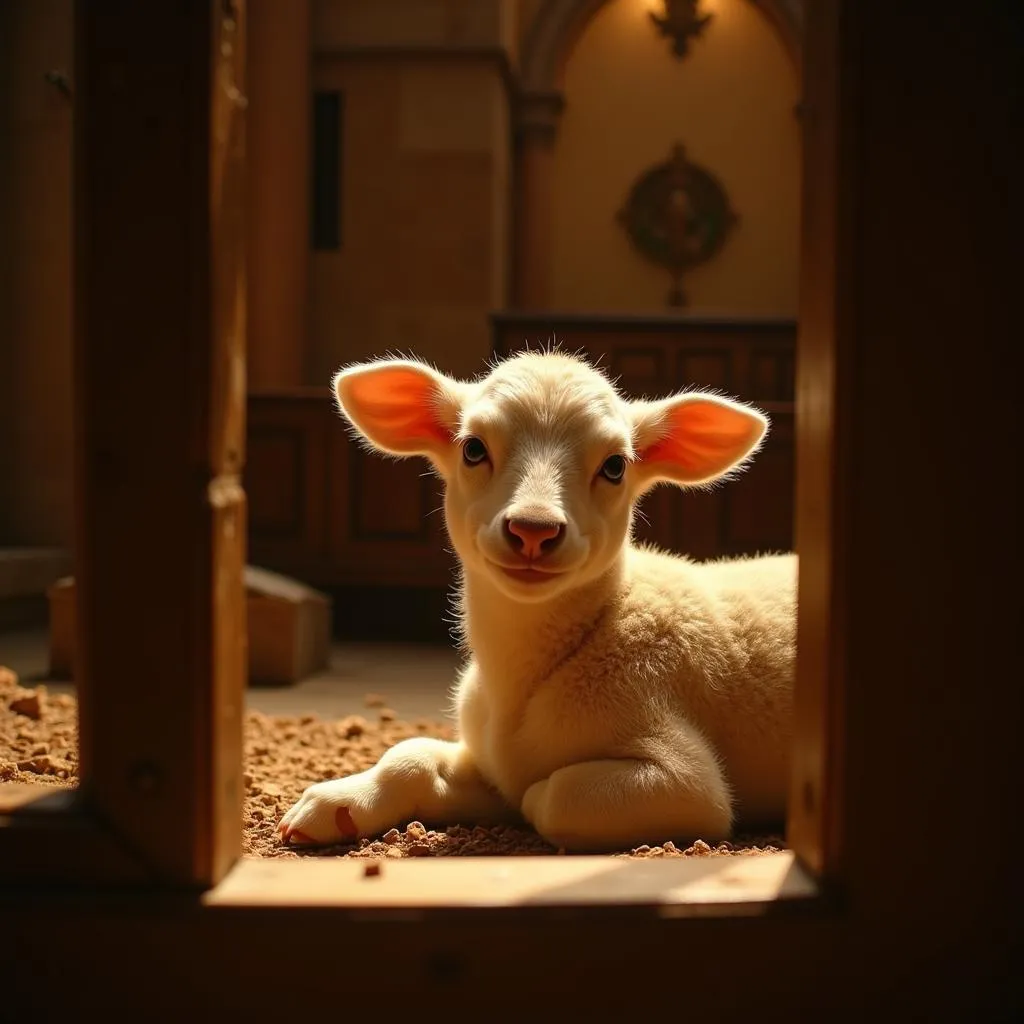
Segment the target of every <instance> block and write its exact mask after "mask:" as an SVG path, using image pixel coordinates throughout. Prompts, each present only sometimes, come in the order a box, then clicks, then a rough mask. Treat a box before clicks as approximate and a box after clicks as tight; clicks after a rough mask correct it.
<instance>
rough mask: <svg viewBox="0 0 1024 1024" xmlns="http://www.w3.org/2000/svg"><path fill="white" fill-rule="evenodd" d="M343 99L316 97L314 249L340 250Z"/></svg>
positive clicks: (333, 94)
mask: <svg viewBox="0 0 1024 1024" xmlns="http://www.w3.org/2000/svg"><path fill="white" fill-rule="evenodd" d="M343 114H344V104H343V97H342V94H341V93H340V92H317V93H314V94H313V155H312V160H311V166H312V178H313V180H312V188H311V192H310V233H311V240H312V246H313V248H314V249H338V248H340V247H341V147H342V118H343Z"/></svg>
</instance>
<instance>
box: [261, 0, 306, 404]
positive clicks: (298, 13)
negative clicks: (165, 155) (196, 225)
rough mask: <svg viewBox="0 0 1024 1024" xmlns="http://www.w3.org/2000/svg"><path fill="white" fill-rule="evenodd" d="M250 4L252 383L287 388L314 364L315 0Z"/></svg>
mask: <svg viewBox="0 0 1024 1024" xmlns="http://www.w3.org/2000/svg"><path fill="white" fill-rule="evenodd" d="M248 9H249V34H248V46H249V69H248V72H249V93H248V95H249V108H248V111H247V113H248V128H247V131H248V151H249V182H250V184H249V198H248V208H247V214H248V234H249V241H248V260H249V285H248V292H249V295H248V310H249V316H248V320H249V387H250V388H267V387H272V388H274V387H277V388H279V387H288V386H291V385H295V384H301V383H302V382H303V376H304V371H305V362H306V346H307V316H308V308H309V296H308V291H309V148H310V108H311V100H310V40H309V35H310V33H309V19H310V0H289V3H287V4H282V3H280V2H279V0H250V2H249V8H248Z"/></svg>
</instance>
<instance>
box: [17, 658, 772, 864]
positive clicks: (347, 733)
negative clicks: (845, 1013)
mask: <svg viewBox="0 0 1024 1024" xmlns="http://www.w3.org/2000/svg"><path fill="white" fill-rule="evenodd" d="M366 704H367V708H366V709H365V713H363V714H354V715H349V716H347V717H345V718H341V719H324V718H319V717H317V716H316V715H302V716H276V715H275V716H271V715H264V714H260V713H259V712H256V711H250V712H248V713H247V714H246V718H245V772H244V782H245V807H244V818H243V823H244V833H243V849H244V853H245V855H246V856H249V857H335V856H345V857H368V858H375V859H379V858H394V857H437V856H463V857H474V856H475V857H479V856H543V855H551V854H557V853H559V852H560V851H558V850H556V849H555V848H554V847H553V846H551V845H550V844H549V843H547V842H546V841H545V840H544V839H542V838H541V837H540V836H539V835H537V833H536V832H534V831H533V830H532V829H531V828H529V827H528V826H525V825H524V826H522V827H515V826H500V825H499V826H494V827H489V828H483V827H480V826H474V825H473V824H472V823H471V822H469V823H463V824H453V825H450V826H449V827H447V828H445V829H443V830H435V829H428V828H426V827H425V826H424V825H423V824H422V823H420V822H409V823H408V824H407V825H406V826H405V827H404V828H403V829H392V830H391V831H390V832H388V833H387V834H385V835H384V836H382V837H381V838H378V839H374V840H367V839H363V840H360V841H359V842H357V843H346V844H339V845H337V846H328V847H320V848H317V849H312V850H297V849H295V848H293V847H290V846H286V845H284V844H282V843H281V841H280V840H279V838H278V835H277V824H278V822H279V821H280V820H281V817H282V815H283V814H284V813H285V811H286V810H287V809H288V808H289V807H290V806H291V805H292V804H293V803H294V802H295V801H296V800H297V799H298V798H299V796H300V795H301V793H302V791H303V790H304V789H305V788H306V786H308V785H310V784H312V783H314V782H320V781H322V780H324V779H332V778H337V777H339V776H343V775H350V774H353V773H355V772H359V771H364V770H366V769H367V768H370V767H371V766H372V765H374V764H375V763H376V762H377V760H378V759H379V758H380V756H381V755H382V754H383V753H384V751H385V750H387V749H388V747H390V746H393V745H394V744H395V743H397V742H398V741H399V740H403V739H405V738H407V737H409V736H433V737H437V738H440V739H451V738H452V736H453V730H452V727H451V726H450V725H449V724H446V723H444V722H441V721H432V720H426V719H424V720H420V721H416V722H403V721H401V720H400V719H399V718H398V717H397V715H396V714H395V712H394V711H393V710H392V709H390V708H388V707H384V706H382V702H381V701H380V699H379V698H376V697H374V696H373V695H369V696H368V697H367V700H366ZM77 718H78V705H77V702H76V700H75V698H74V697H71V696H68V695H64V694H60V695H53V694H49V693H47V691H46V687H45V686H36V687H33V688H23V687H21V686H19V685H18V680H17V677H16V676H15V675H14V674H13V673H12V672H10V671H9V670H8V669H5V668H3V667H0V783H3V782H23V783H35V784H42V785H47V786H55V787H65V788H67V787H73V786H75V785H76V784H77V781H78V780H77V773H78V722H77ZM783 848H784V844H783V842H782V840H780V839H778V838H776V837H767V838H758V837H750V838H747V839H744V840H737V841H736V842H733V843H719V844H717V845H715V846H709V845H708V844H707V843H704V842H702V841H700V840H698V841H697V842H695V843H693V844H692V845H690V846H688V847H687V848H685V849H682V848H679V847H677V846H675V845H674V844H673V843H671V842H669V843H665V844H663V845H660V846H641V847H638V848H637V849H634V850H623V851H622V852H621V853H620V854H618V856H633V857H688V856H711V855H752V854H760V853H773V852H775V851H777V850H780V849H783Z"/></svg>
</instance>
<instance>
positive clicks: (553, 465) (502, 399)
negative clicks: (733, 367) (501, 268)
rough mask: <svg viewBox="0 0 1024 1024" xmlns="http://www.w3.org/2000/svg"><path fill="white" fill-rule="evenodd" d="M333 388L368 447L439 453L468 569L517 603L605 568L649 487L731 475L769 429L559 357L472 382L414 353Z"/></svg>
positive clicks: (358, 370)
mask: <svg viewBox="0 0 1024 1024" xmlns="http://www.w3.org/2000/svg"><path fill="white" fill-rule="evenodd" d="M334 391H335V395H336V397H337V401H338V405H339V408H340V410H341V412H342V414H343V415H344V416H345V417H346V418H347V420H348V421H349V423H350V424H351V425H352V426H353V427H354V428H355V430H356V432H357V434H358V435H360V436H361V437H362V438H363V439H364V440H365V441H367V442H369V444H370V445H371V446H372V447H374V448H376V449H377V450H379V451H382V452H386V453H390V454H392V455H398V456H409V455H423V456H426V457H427V458H428V459H430V461H431V462H432V463H433V464H434V466H435V467H436V469H437V471H438V472H439V473H440V475H441V476H442V478H443V479H444V481H445V518H446V524H447V527H448V532H449V535H450V537H451V540H452V543H453V545H454V547H455V550H456V552H457V554H458V556H459V559H460V561H461V562H462V565H463V568H464V569H465V571H466V572H467V573H470V574H472V575H473V577H474V578H480V579H481V580H484V581H487V582H489V583H490V584H491V585H492V586H494V587H496V588H498V589H499V590H500V591H502V592H503V593H504V594H506V595H507V596H509V597H512V598H514V599H517V600H521V601H543V600H547V599H550V598H551V597H553V596H555V595H556V594H560V593H563V592H565V591H566V590H569V589H571V588H573V587H577V586H580V585H583V584H585V583H587V582H588V581H591V580H594V579H596V578H597V577H599V576H601V575H602V574H603V573H605V572H607V571H608V569H609V568H610V567H611V566H612V565H613V564H614V563H615V562H616V561H617V559H619V557H620V556H621V553H622V551H623V549H624V546H625V544H626V542H627V540H628V538H629V535H630V530H631V524H632V518H633V509H634V506H635V505H636V502H637V499H638V498H639V497H640V496H641V495H642V494H643V493H644V492H645V491H647V490H649V489H650V488H651V487H652V486H654V485H655V484H657V483H660V482H670V483H675V484H678V485H680V486H684V487H686V486H702V485H705V484H709V483H711V482H713V481H716V480H719V479H721V478H723V477H725V476H727V475H729V474H730V473H732V472H733V471H735V470H736V469H738V468H739V467H740V466H741V465H742V464H743V463H744V462H746V460H747V459H748V458H749V457H750V456H751V455H752V454H753V453H754V452H755V451H756V449H757V448H758V446H759V445H760V443H761V440H762V438H763V437H764V434H765V431H766V429H767V425H768V421H767V419H766V418H765V416H764V415H763V414H761V413H760V412H758V411H757V410H754V409H752V408H750V407H748V406H746V405H743V404H740V403H738V402H735V401H732V400H730V399H726V398H723V397H721V396H718V395H713V394H708V393H703V392H696V391H692V392H684V393H682V394H679V395H675V396H672V397H669V398H665V399H661V400H659V401H629V400H627V399H625V398H623V397H622V396H621V395H620V394H619V393H618V392H617V391H616V389H615V388H614V387H613V385H612V384H611V383H610V381H609V380H608V379H607V378H606V377H605V376H604V375H603V374H602V373H601V372H600V371H598V370H597V369H595V368H594V367H592V366H590V365H589V364H588V363H586V362H584V361H582V360H580V359H578V358H576V357H573V356H568V355H564V354H561V353H553V352H545V353H536V352H525V353H521V354H519V355H516V356H513V357H511V358H509V359H507V360H505V361H504V362H501V363H499V364H498V365H497V366H495V367H494V368H493V369H492V370H491V371H490V373H488V374H487V375H486V376H484V377H482V378H480V379H478V380H476V381H461V380H454V379H452V378H451V377H448V376H446V375H444V374H442V373H439V372H438V371H436V370H434V369H432V368H430V367H429V366H427V365H425V364H423V363H419V362H416V361H412V360H400V359H386V360H381V361H378V362H371V363H363V364H359V365H355V366H351V367H348V368H346V369H344V370H342V371H341V372H339V373H338V374H337V375H336V376H335V378H334Z"/></svg>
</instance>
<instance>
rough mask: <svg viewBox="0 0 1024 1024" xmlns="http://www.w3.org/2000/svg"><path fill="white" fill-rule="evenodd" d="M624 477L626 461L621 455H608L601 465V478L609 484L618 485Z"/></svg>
mask: <svg viewBox="0 0 1024 1024" xmlns="http://www.w3.org/2000/svg"><path fill="white" fill-rule="evenodd" d="M625 475H626V459H625V456H623V455H609V456H608V458H607V459H605V460H604V463H603V464H602V465H601V476H603V477H604V478H605V480H607V481H608V482H609V483H613V484H620V483H622V478H623V477H624V476H625Z"/></svg>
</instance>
